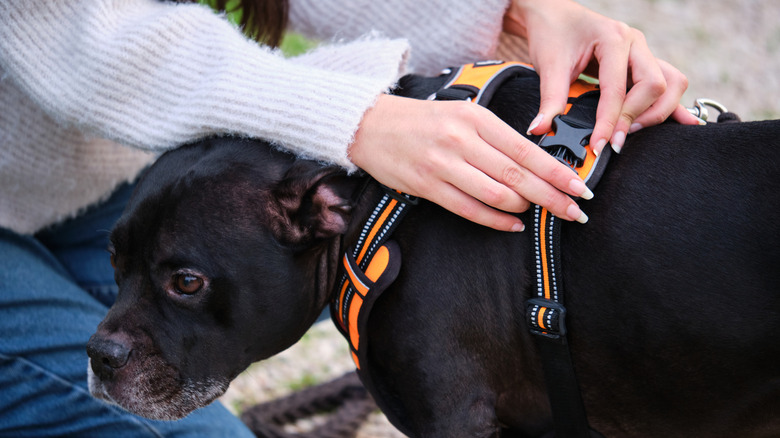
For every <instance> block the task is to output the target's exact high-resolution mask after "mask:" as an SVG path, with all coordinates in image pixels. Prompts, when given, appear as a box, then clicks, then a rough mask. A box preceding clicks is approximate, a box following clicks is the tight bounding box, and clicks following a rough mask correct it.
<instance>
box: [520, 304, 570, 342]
mask: <svg viewBox="0 0 780 438" xmlns="http://www.w3.org/2000/svg"><path fill="white" fill-rule="evenodd" d="M542 309H545V310H544V311H545V317H544V320H545V324H544V325H540V324H539V322H538V318H539V313H540V312H541V311H542ZM525 313H526V322H527V323H528V328H529V330H530V331H531V333H533V334H535V335H539V336H544V337H547V338H552V339H561V338H563V337H564V336H566V307H564V306H563V304H561V303H559V302H557V301H553V300H548V299H546V298H531V299H529V300H528V301H527V302H526V311H525ZM547 323H549V325H548V324H547Z"/></svg>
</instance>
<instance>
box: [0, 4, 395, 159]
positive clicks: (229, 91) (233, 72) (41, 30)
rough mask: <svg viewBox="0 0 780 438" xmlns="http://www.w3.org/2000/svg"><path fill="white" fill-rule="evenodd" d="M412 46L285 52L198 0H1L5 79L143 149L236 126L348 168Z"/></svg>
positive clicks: (390, 43) (367, 42) (86, 125)
mask: <svg viewBox="0 0 780 438" xmlns="http://www.w3.org/2000/svg"><path fill="white" fill-rule="evenodd" d="M407 54H408V43H407V42H406V41H405V40H386V39H378V38H370V37H364V38H360V39H357V40H354V41H352V42H350V43H345V44H334V45H330V46H327V47H324V48H322V49H320V50H317V51H314V52H313V53H311V54H307V55H303V56H301V57H298V58H294V59H285V58H284V57H283V56H281V54H280V53H278V52H276V51H272V50H270V49H268V48H266V47H262V46H260V45H258V44H256V43H254V42H253V41H250V40H248V39H247V38H246V37H244V36H243V35H242V34H241V33H240V32H239V31H238V30H237V29H236V28H235V27H234V26H233V25H231V24H230V23H228V22H227V20H224V19H223V18H222V17H220V16H218V15H216V14H214V13H213V12H212V11H211V10H210V9H208V8H206V7H203V6H201V5H197V4H174V3H170V2H158V1H156V0H123V1H118V0H48V1H41V2H29V1H27V0H3V1H2V2H0V67H1V69H0V71H2V72H4V76H5V77H3V78H1V79H0V80H12V81H14V82H15V83H16V86H17V87H18V88H19V89H21V90H23V91H24V92H25V94H26V95H28V96H29V97H30V99H31V100H32V101H34V102H36V104H37V105H38V106H39V107H41V108H43V110H44V111H46V112H47V113H48V114H49V115H50V116H51V117H53V118H54V119H56V120H57V121H58V123H61V124H63V125H65V126H72V127H75V128H77V129H80V130H82V131H84V132H89V133H91V134H92V135H95V136H100V137H104V138H108V139H111V140H114V141H117V142H120V143H124V144H127V145H130V146H135V147H139V148H143V149H150V150H166V149H170V148H173V147H175V146H178V145H180V144H183V143H186V142H189V141H193V140H195V139H198V138H202V137H205V136H209V135H216V134H236V135H241V136H249V137H257V138H264V139H268V140H271V141H272V142H273V143H275V144H276V145H278V146H280V147H282V148H284V149H287V150H289V151H291V152H294V153H297V154H299V155H301V156H305V157H308V158H313V159H317V160H322V161H325V162H330V163H336V164H339V165H342V166H344V167H346V168H348V169H354V165H352V164H351V163H350V162H349V160H348V158H347V153H346V149H347V146H348V145H349V144H350V143H351V141H352V138H353V135H354V132H355V130H356V129H357V127H358V124H359V122H360V120H361V118H362V115H363V113H364V112H365V110H366V109H367V108H369V107H370V106H371V105H372V104H373V102H374V101H375V99H376V97H377V96H378V95H379V94H380V93H382V92H384V91H386V90H387V89H388V88H389V87H391V86H392V85H393V84H394V82H395V80H396V79H397V77H398V76H399V74H400V73H401V72H402V70H403V68H404V65H405V59H406V57H407Z"/></svg>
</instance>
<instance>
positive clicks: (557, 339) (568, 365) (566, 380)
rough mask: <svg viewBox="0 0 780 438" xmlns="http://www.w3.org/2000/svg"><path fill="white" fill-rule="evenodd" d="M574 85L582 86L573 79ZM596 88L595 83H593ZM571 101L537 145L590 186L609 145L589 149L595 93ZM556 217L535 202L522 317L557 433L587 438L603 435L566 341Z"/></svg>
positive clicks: (559, 436)
mask: <svg viewBox="0 0 780 438" xmlns="http://www.w3.org/2000/svg"><path fill="white" fill-rule="evenodd" d="M577 85H578V86H587V84H586V85H583V84H577ZM594 88H595V87H594ZM570 96H571V97H570V99H573V100H572V102H571V103H572V104H571V105H570V106H568V107H567V112H566V113H565V114H564V115H561V116H558V117H556V118H555V124H554V129H555V133H554V135H550V134H548V135H547V136H545V137H544V138H543V139H542V140H541V141H540V142H539V145H540V146H541V147H543V148H545V149H546V150H547V151H548V152H550V154H552V155H553V156H554V157H556V158H557V159H558V160H559V161H561V162H562V163H564V164H566V165H568V166H569V167H571V168H572V170H574V171H575V172H577V173H578V174H579V176H580V177H581V178H582V179H583V180H584V181H585V183H586V185H587V186H588V187H589V188H591V189H592V188H594V187H595V185H596V183H597V182H598V180H599V178H600V177H601V175H602V174H603V172H604V168H605V166H606V163H607V160H608V159H609V155H610V148H608V147H607V148H604V151H603V152H602V154H601V155H599V156H598V157H596V155H595V154H594V153H593V151H592V149H591V148H590V145H589V144H588V143H589V140H590V134H591V133H592V132H593V125H594V123H593V122H594V121H595V113H596V106H597V104H598V93H597V92H596V91H585V92H584V93H582V94H579V91H576V92H573V94H571V95H570ZM561 225H562V221H561V219H559V218H557V217H556V216H555V215H553V214H552V213H550V212H549V211H547V209H546V208H543V207H540V206H539V205H535V206H534V260H535V266H536V289H535V296H534V297H533V298H531V299H529V300H528V301H527V302H526V320H527V323H528V327H529V330H530V331H531V333H533V334H534V335H536V336H534V338H535V340H536V345H537V347H538V349H539V354H540V355H541V359H542V368H543V370H544V376H545V383H546V385H547V391H548V397H549V399H550V407H551V409H552V415H553V427H554V436H555V437H557V438H563V437H565V438H569V437H573V438H591V437H601V436H602V435H601V434H599V433H598V432H596V431H594V430H592V429H591V428H590V426H589V424H588V419H587V414H586V412H585V405H584V403H583V401H582V395H581V393H580V390H579V383H578V382H577V376H576V374H575V368H574V363H573V361H572V357H571V352H570V350H569V344H568V340H567V329H566V307H565V305H564V293H563V292H564V290H565V289H564V284H563V276H562V275H561V248H560V236H561Z"/></svg>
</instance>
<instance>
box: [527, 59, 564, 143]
mask: <svg viewBox="0 0 780 438" xmlns="http://www.w3.org/2000/svg"><path fill="white" fill-rule="evenodd" d="M538 62H539V63H540V66H539V67H538V69H537V73H538V74H539V91H540V93H541V96H542V99H541V102H540V103H539V113H538V114H537V116H536V118H534V120H533V121H532V122H531V124H530V125H529V126H528V131H527V134H529V135H530V134H534V135H542V134H544V133H545V132H548V131H550V129H552V120H553V118H554V117H555V116H557V115H558V114H561V113H563V111H564V109H565V108H566V102H567V100H568V97H569V87H570V86H571V82H572V78H571V76H570V75H571V71H572V68H571V66H569V65H568V64H566V60H565V59H564V58H563V57H560V56H553V57H551V58H550V57H546V58H545V59H540V60H539V61H538Z"/></svg>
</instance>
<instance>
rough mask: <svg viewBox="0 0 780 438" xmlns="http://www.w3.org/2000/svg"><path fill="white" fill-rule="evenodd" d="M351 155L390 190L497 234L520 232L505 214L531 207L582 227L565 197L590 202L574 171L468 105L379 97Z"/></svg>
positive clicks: (488, 114)
mask: <svg viewBox="0 0 780 438" xmlns="http://www.w3.org/2000/svg"><path fill="white" fill-rule="evenodd" d="M349 155H350V160H351V161H352V162H353V163H354V164H355V165H357V166H358V167H360V168H362V169H363V170H365V171H366V172H368V173H369V174H370V175H371V176H373V177H374V178H375V179H376V180H377V181H379V182H381V183H382V184H385V185H386V186H388V187H391V188H394V189H396V190H400V191H402V192H405V193H408V194H410V195H414V196H419V197H422V198H425V199H428V200H429V201H432V202H434V203H436V204H439V205H440V206H442V207H444V208H446V209H447V210H449V211H451V212H453V213H455V214H457V215H459V216H462V217H464V218H466V219H469V220H471V221H473V222H476V223H479V224H482V225H485V226H489V227H491V228H495V229H497V230H502V231H522V230H523V228H524V226H523V224H522V222H521V221H520V220H519V219H518V218H517V217H516V216H513V215H511V214H509V213H507V212H514V213H518V212H522V211H525V210H526V209H528V207H529V201H530V202H533V203H535V204H539V205H541V206H543V207H546V208H547V209H548V210H549V211H550V212H552V213H553V214H555V215H556V216H558V217H560V218H562V219H567V220H577V221H580V222H585V221H586V220H587V216H585V214H584V213H582V211H581V210H580V208H579V207H578V206H577V204H576V203H575V202H574V201H573V200H572V199H571V198H570V197H569V196H567V195H566V194H565V193H568V194H571V195H574V196H580V197H583V198H586V199H589V198H591V197H592V196H593V195H592V193H590V190H588V189H587V187H586V186H585V184H584V183H583V182H582V180H581V179H580V178H579V177H578V176H577V175H576V174H575V173H573V172H572V171H571V169H569V168H568V167H567V166H565V165H563V164H561V163H559V162H558V161H557V160H555V159H554V158H553V157H552V156H550V155H549V154H547V153H546V152H544V151H543V150H542V149H541V148H539V147H537V146H536V145H535V144H533V143H532V142H530V141H528V140H527V139H525V138H524V137H523V136H521V135H520V134H519V133H517V132H516V131H515V130H514V129H512V128H511V127H510V126H509V125H507V124H506V123H504V122H503V121H501V120H500V119H499V118H498V117H496V116H495V115H494V114H493V113H491V112H490V111H489V110H487V109H485V108H483V107H481V106H479V105H476V104H473V103H470V102H453V101H448V102H438V101H426V100H416V99H409V98H405V97H400V96H392V95H382V96H380V97H379V99H378V100H377V103H376V105H374V107H372V108H371V109H369V110H368V111H367V112H366V114H365V115H364V116H363V120H362V122H361V124H360V128H359V129H358V132H357V134H356V135H355V140H354V142H353V143H352V145H351V146H350V148H349ZM564 192H565V193H564ZM491 207H495V208H491ZM499 210H501V211H499Z"/></svg>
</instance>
